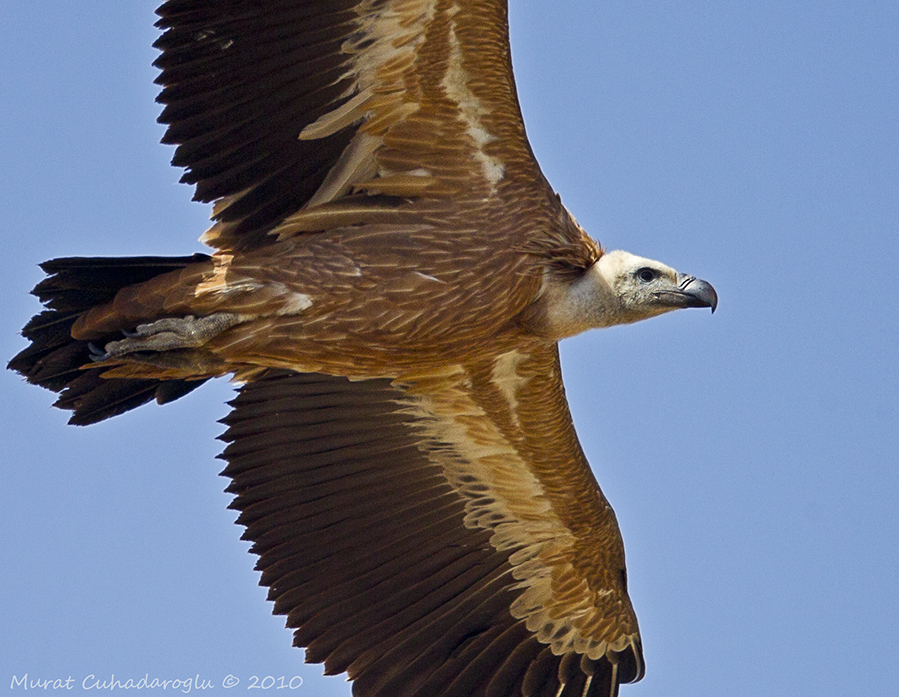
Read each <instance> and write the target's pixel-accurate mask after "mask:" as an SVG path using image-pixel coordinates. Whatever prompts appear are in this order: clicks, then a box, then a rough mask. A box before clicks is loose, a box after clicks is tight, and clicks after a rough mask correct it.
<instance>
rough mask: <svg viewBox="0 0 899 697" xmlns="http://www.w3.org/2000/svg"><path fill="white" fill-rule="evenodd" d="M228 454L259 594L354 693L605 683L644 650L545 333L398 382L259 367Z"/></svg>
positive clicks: (579, 691) (240, 405)
mask: <svg viewBox="0 0 899 697" xmlns="http://www.w3.org/2000/svg"><path fill="white" fill-rule="evenodd" d="M233 405H234V407H235V409H234V411H233V412H232V414H231V415H230V416H228V417H227V419H226V420H225V423H227V425H228V431H227V432H226V434H225V435H224V436H223V439H224V440H226V441H228V442H229V443H230V444H229V445H228V447H227V448H226V450H225V452H224V455H223V457H224V459H226V460H227V461H228V463H229V464H228V467H227V468H226V469H225V472H224V473H225V474H226V475H228V476H230V477H231V478H232V479H233V482H232V484H231V486H230V491H232V492H233V493H236V494H237V498H236V499H235V501H234V504H233V506H234V507H235V508H238V509H240V510H241V515H240V518H239V522H240V523H242V524H243V525H245V526H246V527H247V531H246V534H245V537H246V538H247V539H250V540H252V541H253V542H254V543H255V544H254V547H253V551H254V552H256V553H257V554H259V556H260V559H259V569H261V571H262V583H263V584H264V585H267V586H269V587H270V594H269V597H270V599H272V600H274V602H275V612H277V613H282V614H286V615H287V616H288V620H287V622H288V625H289V626H291V627H295V628H296V641H295V643H296V644H297V645H299V646H306V647H307V660H310V661H315V662H324V663H325V666H326V669H327V672H329V673H339V672H342V671H347V672H348V673H349V675H350V677H351V678H352V679H353V680H354V681H355V686H354V694H357V695H363V696H364V697H374V696H375V695H384V696H385V697H387V696H389V697H402V696H404V695H409V696H410V697H411V696H412V695H437V694H439V695H442V696H445V697H448V696H450V695H458V696H460V697H462V696H465V697H470V696H474V695H484V696H487V695H490V696H492V697H503V696H509V697H511V696H513V695H556V696H557V697H558V696H560V695H562V696H572V695H577V696H578V697H581V696H582V695H594V696H597V695H598V696H602V697H607V696H609V695H614V694H617V689H618V684H619V683H621V682H630V681H634V680H638V679H639V678H640V677H641V676H642V674H643V661H642V654H641V645H640V638H639V632H638V629H637V622H636V618H635V617H634V613H633V610H632V608H631V604H630V600H629V599H628V597H627V591H626V588H625V585H626V580H625V571H624V552H623V548H622V542H621V536H620V533H619V531H618V526H617V523H616V521H615V517H614V513H613V512H612V510H611V508H610V507H609V505H608V503H607V502H606V500H605V498H604V497H603V495H602V493H601V492H600V490H599V487H598V486H597V484H596V481H595V479H594V478H593V476H592V474H591V472H590V470H589V468H588V466H587V463H586V461H585V460H584V457H583V454H582V452H581V450H580V447H579V445H578V443H577V440H576V437H575V435H574V430H573V427H572V425H571V420H570V416H569V413H568V409H567V405H566V402H565V398H564V394H563V391H562V387H561V379H560V374H559V364H558V355H557V353H556V348H555V346H554V345H539V346H533V347H529V348H528V349H527V351H525V352H513V353H510V354H506V355H504V356H501V357H500V358H499V359H497V360H495V361H489V362H487V361H485V362H482V363H479V364H475V365H469V366H465V367H462V366H458V367H457V368H454V369H452V370H448V371H447V372H446V374H444V375H442V376H439V377H431V378H420V379H416V380H413V381H407V382H405V383H403V384H396V383H391V382H390V381H389V380H367V381H360V382H350V381H348V380H346V379H344V378H340V377H330V376H323V375H313V374H296V373H288V372H282V371H278V372H270V373H269V374H268V375H266V376H265V377H263V378H261V379H260V380H258V381H255V382H251V383H249V384H247V385H245V386H244V387H243V388H242V389H241V392H240V395H239V396H238V397H237V399H236V400H235V401H234V402H233Z"/></svg>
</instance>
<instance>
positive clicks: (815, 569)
mask: <svg viewBox="0 0 899 697" xmlns="http://www.w3.org/2000/svg"><path fill="white" fill-rule="evenodd" d="M153 8H154V3H153V2H149V3H141V2H120V1H117V0H86V1H84V2H71V1H69V0H67V1H65V2H63V1H62V0H40V1H35V0H6V2H3V3H0V105H2V106H0V172H2V174H0V176H2V186H0V211H2V214H0V236H2V250H3V257H4V264H3V274H2V275H0V288H2V298H3V312H2V316H0V356H2V358H3V359H4V361H5V360H8V359H9V358H10V357H11V356H13V355H14V354H15V353H16V352H17V351H19V350H20V349H21V348H23V347H24V345H25V344H24V341H23V340H22V339H21V337H19V336H18V334H17V332H18V330H19V329H20V328H21V327H22V325H24V323H25V322H26V321H27V320H28V319H29V318H30V317H31V315H32V314H34V313H35V312H36V311H37V310H38V303H37V301H36V300H35V299H34V298H31V297H30V296H29V295H28V291H29V290H30V289H31V288H32V287H33V286H34V284H35V283H36V282H37V281H39V280H40V278H41V273H40V271H39V269H38V268H37V264H38V263H39V262H41V261H43V260H45V259H49V258H53V257H58V256H67V255H138V254H172V255H181V254H188V253H191V252H194V251H201V246H200V245H199V243H197V242H195V240H196V239H197V237H198V236H199V235H200V233H201V232H202V230H203V229H204V228H205V225H206V219H207V216H208V211H207V209H206V208H205V207H203V206H200V205H198V204H192V203H190V201H189V200H190V197H191V193H192V192H191V190H190V189H189V188H187V187H185V186H183V185H179V184H177V180H178V178H179V176H180V172H179V171H177V170H175V169H172V168H171V167H169V165H168V161H169V159H170V158H171V156H172V150H171V149H170V148H167V147H163V146H161V145H159V144H158V141H159V139H160V137H161V135H162V128H161V127H160V126H159V125H157V124H156V123H155V119H156V116H157V114H158V107H157V105H155V104H154V101H153V100H154V98H155V95H156V92H157V88H156V87H155V86H154V85H153V84H152V80H153V79H154V77H155V75H156V71H155V70H154V69H153V68H152V67H151V65H150V64H151V62H152V60H153V59H154V57H155V55H156V54H155V52H154V51H153V49H152V48H151V46H150V45H151V43H152V41H153V40H154V38H155V36H156V32H155V30H154V29H153V27H152V23H153V21H154V16H153ZM512 20H513V27H512V39H513V55H514V60H515V68H516V78H517V81H518V87H519V93H520V97H521V101H522V107H523V111H524V117H525V121H526V123H527V127H528V132H529V135H530V138H531V142H532V144H533V147H534V150H535V152H536V154H537V156H538V158H539V160H540V162H541V165H542V166H543V169H544V171H545V173H546V175H547V176H548V178H549V180H550V181H551V182H552V184H553V185H554V186H555V187H556V189H557V190H558V191H559V192H560V193H561V195H562V198H563V200H564V201H565V203H566V204H567V205H568V207H569V208H570V209H571V210H572V212H573V213H574V214H575V215H576V216H577V217H578V219H579V221H580V222H581V223H582V224H583V225H584V227H586V228H587V229H588V230H589V231H590V232H591V233H592V234H593V235H594V236H595V237H597V238H598V239H599V240H600V241H601V242H602V243H603V245H604V246H606V247H607V248H619V247H621V248H625V249H628V250H630V251H633V252H635V253H638V254H641V255H645V256H649V257H652V258H657V259H661V260H664V261H666V262H668V263H670V264H671V265H673V266H675V267H676V268H678V269H680V270H682V271H686V272H690V273H693V274H695V275H697V276H700V277H701V278H705V279H707V280H709V281H711V282H712V283H713V284H714V285H715V287H716V288H717V290H718V292H719V295H720V308H719V311H718V312H717V313H716V314H715V315H714V316H709V313H708V312H707V311H699V310H692V311H684V312H679V313H674V314H672V315H668V316H666V317H662V318H659V319H655V320H652V321H650V322H646V323H643V324H642V325H635V326H631V327H624V328H617V329H611V330H607V331H602V332H600V331H595V332H592V333H589V334H587V335H584V336H581V337H578V338H576V339H573V340H568V341H566V342H564V343H563V348H562V353H563V363H564V369H565V377H566V384H567V387H568V395H569V399H570V402H571V406H572V410H573V413H574V417H575V421H576V423H577V427H578V430H579V433H580V436H581V439H582V442H583V444H584V447H585V449H586V451H587V453H588V456H589V458H590V460H591V463H592V465H593V467H594V468H595V470H596V472H597V476H598V479H599V481H600V484H601V485H602V487H603V489H604V491H605V493H606V495H607V496H608V498H609V499H610V500H611V502H612V504H613V505H614V506H615V509H616V511H617V514H618V517H619V521H620V524H621V528H622V531H623V534H624V538H625V543H626V547H627V553H628V565H629V578H630V588H631V595H632V597H633V601H634V604H635V606H636V609H637V611H638V614H639V617H640V622H641V628H642V632H643V639H644V645H645V652H646V661H647V666H648V672H647V676H646V678H645V679H644V681H643V682H642V683H640V684H638V685H636V686H625V687H624V688H622V697H648V696H660V697H662V696H664V697H669V696H672V695H692V696H693V697H704V696H709V697H721V696H722V695H727V696H729V697H739V696H742V695H747V696H749V695H752V696H755V695H761V694H764V695H766V696H768V697H776V696H779V695H784V696H791V697H795V696H796V695H814V696H815V697H822V696H829V695H834V696H836V695H840V696H845V695H891V694H896V689H897V688H896V686H897V684H899V660H897V656H899V632H897V630H896V627H897V626H899V601H897V593H899V549H897V538H899V523H897V516H896V509H897V503H899V467H897V465H899V456H897V453H899V369H897V347H899V280H897V279H899V235H897V228H899V69H897V67H899V3H896V2H895V0H882V1H875V0H854V1H850V0H844V1H841V2H837V1H828V0H815V1H811V0H805V1H803V0H776V1H775V0H754V1H753V2H745V1H738V2H707V1H706V2H670V1H667V2H666V1H662V0H645V1H633V0H632V1H630V2H623V1H620V0H602V1H601V2H593V1H588V0H577V1H574V0H566V1H560V2H538V0H516V1H515V2H513V7H512ZM231 394H232V388H231V387H230V386H229V385H228V384H227V383H225V382H224V381H219V382H218V383H217V384H214V385H207V386H205V387H204V388H203V389H202V390H199V391H197V392H195V393H193V394H192V395H190V396H188V397H187V398H185V399H182V400H180V401H179V402H177V403H175V404H172V405H169V406H166V407H165V408H160V407H157V406H155V405H148V406H146V407H143V408H141V409H140V410H138V411H136V412H132V413H129V414H127V415H124V416H121V417H118V418H115V419H113V420H111V421H107V422H104V423H102V424H99V425H96V426H92V427H90V428H86V429H82V428H75V427H70V426H66V425H65V420H66V418H67V413H63V412H61V411H58V410H55V409H51V408H50V404H51V403H52V401H53V396H52V395H51V394H50V393H49V392H46V391H44V390H41V389H38V388H36V387H30V386H27V385H25V384H24V383H22V382H21V381H20V379H19V378H18V376H16V375H14V374H12V373H10V372H8V371H3V373H2V374H0V428H2V435H0V444H2V449H0V453H2V454H0V458H2V473H3V478H2V481H3V487H2V491H0V498H2V501H3V505H2V511H3V525H2V533H0V544H2V547H0V558H2V563H0V588H2V589H3V590H2V597H0V694H4V693H5V692H6V691H9V689H10V683H11V678H12V676H13V675H18V676H20V677H21V675H23V674H24V673H26V672H27V673H28V674H29V676H30V677H32V678H45V679H46V678H50V679H53V678H62V679H65V678H66V677H68V676H70V675H71V676H72V677H73V678H74V682H75V687H76V689H75V690H74V691H75V692H80V691H81V681H82V680H83V679H84V678H85V677H86V676H89V675H91V674H94V675H96V676H97V677H98V678H102V679H108V678H109V677H111V676H112V675H113V674H114V675H115V677H117V678H119V679H123V680H124V679H127V678H133V679H135V680H136V679H139V678H141V677H143V676H144V675H145V674H148V675H149V676H150V678H151V679H152V678H158V679H160V680H163V679H168V680H174V679H186V678H193V677H194V676H195V675H197V674H199V676H200V678H201V679H202V680H210V681H212V682H214V683H216V684H221V682H222V680H223V679H224V678H225V677H226V676H227V675H229V674H230V675H234V676H236V677H238V678H239V679H240V681H241V682H240V684H239V686H238V687H237V688H235V689H234V690H231V691H230V693H231V694H235V693H236V691H241V692H244V691H246V688H247V686H248V685H249V684H250V680H251V676H254V675H255V676H258V678H259V680H260V681H261V680H262V678H264V677H265V676H274V677H280V676H285V678H286V680H289V679H290V678H291V677H292V676H295V675H299V676H302V677H303V678H304V680H305V684H304V685H303V686H302V687H301V688H299V689H297V690H293V691H291V690H285V691H282V694H283V693H284V692H294V693H296V694H303V695H315V696H316V697H327V696H330V695H343V696H346V695H349V686H348V685H347V684H346V683H345V682H344V680H343V678H330V679H327V680H325V679H322V678H319V677H317V676H319V675H320V673H321V669H320V667H318V666H306V665H304V664H303V663H302V652H301V651H299V650H298V649H294V648H291V647H290V643H291V635H290V633H289V632H288V631H287V630H285V629H283V618H280V617H273V616H271V615H270V610H271V607H270V605H269V604H268V603H267V602H266V601H265V592H264V590H263V589H261V588H259V587H258V586H257V582H258V575H257V574H256V573H255V572H254V571H253V564H254V558H253V557H251V556H250V555H249V554H248V553H247V548H248V545H247V543H243V542H240V541H239V536H240V532H241V529H239V528H238V527H236V526H235V525H233V520H234V518H235V515H234V513H233V512H231V511H228V510H227V509H226V506H227V504H228V502H229V500H230V497H229V496H228V495H226V494H224V493H223V492H222V490H223V488H224V487H225V486H226V481H225V480H224V479H223V478H221V477H219V476H217V473H218V472H219V471H220V469H221V467H222V466H223V465H222V463H221V462H219V461H217V460H215V456H216V454H217V453H218V452H220V450H221V447H222V444H221V443H219V442H217V441H216V440H215V436H216V435H218V434H219V433H221V432H222V430H223V427H222V426H221V425H220V424H217V423H216V420H217V419H219V418H221V417H223V416H224V415H225V414H226V413H227V407H226V406H225V402H226V400H228V399H229V398H230V395H231ZM260 684H261V682H260ZM294 685H296V682H295V683H294ZM19 691H21V689H20V690H19ZM107 692H108V691H107ZM131 692H135V691H131ZM131 692H126V691H123V690H119V691H115V693H114V694H118V695H124V694H130V693H131ZM169 692H171V690H169ZM211 692H212V691H207V693H211ZM221 692H222V691H221V690H219V691H217V692H216V694H220V693H221ZM142 694H150V693H149V691H142ZM152 694H162V691H155V692H153V693H152Z"/></svg>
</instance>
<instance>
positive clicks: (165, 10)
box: [155, 0, 358, 247]
mask: <svg viewBox="0 0 899 697" xmlns="http://www.w3.org/2000/svg"><path fill="white" fill-rule="evenodd" d="M356 4H357V0H323V1H321V2H297V1H296V0H269V1H268V2H264V3H251V2H233V1H232V2H227V1H223V0H207V1H206V2H202V1H200V2H196V1H192V2H183V1H180V0H170V1H169V2H167V3H165V4H164V5H162V7H160V8H159V9H158V10H157V13H158V14H159V16H160V19H159V21H158V22H157V26H158V27H159V28H160V29H163V30H164V33H163V34H162V36H161V37H160V38H159V40H158V41H157V42H156V44H155V46H156V48H158V49H160V50H161V51H162V54H161V55H160V56H159V58H158V59H157V60H156V63H155V65H156V66H157V67H159V68H160V69H161V71H162V72H161V73H160V75H159V78H158V79H157V82H158V83H159V84H160V85H162V86H163V89H162V92H161V93H160V95H159V101H160V102H161V103H162V104H164V105H165V108H164V109H163V111H162V114H161V116H160V117H159V120H160V122H161V123H165V124H168V126H169V127H168V130H167V132H166V135H165V137H164V138H163V142H165V143H169V144H173V145H177V146H178V147H177V148H176V150H175V157H174V159H173V164H175V165H177V166H179V167H185V168H186V170H187V171H186V173H185V174H184V177H183V178H182V181H184V182H186V183H188V184H196V187H197V189H196V196H195V198H196V199H197V200H199V201H214V200H216V199H219V198H222V197H226V196H233V195H235V194H238V193H240V192H242V191H244V190H246V189H252V190H251V191H250V192H248V193H247V194H246V195H244V196H243V197H242V198H241V199H240V200H239V201H238V202H236V203H233V204H232V205H231V206H229V207H228V208H227V209H226V210H224V211H223V212H221V211H220V212H219V215H218V219H220V220H222V221H227V222H239V225H238V227H237V229H236V230H235V231H234V235H235V236H234V238H233V239H232V240H231V242H232V243H233V245H234V246H235V247H247V246H254V245H256V244H259V243H262V242H264V241H265V239H266V238H265V234H264V233H266V232H267V231H269V230H270V229H271V228H273V227H274V226H275V225H276V224H277V223H278V222H280V221H281V220H282V219H283V218H284V217H285V216H287V215H289V214H290V213H293V212H295V211H297V210H299V208H301V207H302V205H303V204H304V203H306V201H308V199H309V198H310V197H311V196H312V194H313V193H315V191H316V189H318V187H319V186H320V185H321V183H322V182H323V181H324V179H325V176H326V175H327V173H328V170H329V168H330V167H331V166H332V165H333V164H334V162H336V160H337V158H338V157H339V156H340V154H341V153H342V152H343V150H344V148H345V147H346V146H347V144H348V143H349V141H350V139H351V138H352V136H353V135H354V133H355V128H354V127H353V126H350V127H347V128H344V129H343V130H341V131H339V132H337V133H335V134H333V135H331V136H328V137H326V138H323V139H319V140H314V141H306V140H300V139H299V135H300V132H301V131H302V130H303V128H305V127H306V126H307V125H308V124H310V123H312V122H314V121H315V120H316V119H317V118H319V117H320V116H321V115H322V114H324V113H326V112H328V111H331V110H333V109H334V108H335V107H336V106H339V105H340V104H342V103H343V102H345V101H346V100H347V99H349V98H350V97H351V96H352V95H346V94H345V93H346V92H347V91H348V89H350V87H351V85H350V83H349V82H348V80H347V79H342V78H341V76H342V75H343V74H344V73H345V72H346V70H347V68H348V66H349V63H348V61H349V57H348V56H347V54H345V53H342V52H341V46H342V44H343V43H344V42H345V41H346V40H347V38H349V37H350V36H351V35H352V34H353V32H355V31H356V30H357V28H358V27H357V24H356V22H355V19H356V18H357V14H356V13H355V11H354V7H355V5H356Z"/></svg>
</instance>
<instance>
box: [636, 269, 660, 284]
mask: <svg viewBox="0 0 899 697" xmlns="http://www.w3.org/2000/svg"><path fill="white" fill-rule="evenodd" d="M656 275H657V274H656V272H655V269H650V268H648V267H643V268H642V269H639V270H638V271H637V278H639V279H640V280H641V281H643V283H652V282H653V281H654V280H656Z"/></svg>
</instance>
